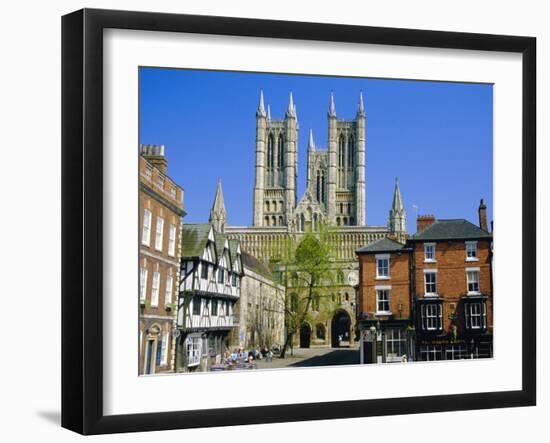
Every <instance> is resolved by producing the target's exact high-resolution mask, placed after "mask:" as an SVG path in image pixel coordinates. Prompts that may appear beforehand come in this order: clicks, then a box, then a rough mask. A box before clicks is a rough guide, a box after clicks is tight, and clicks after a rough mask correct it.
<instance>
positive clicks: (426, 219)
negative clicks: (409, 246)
mask: <svg viewBox="0 0 550 443" xmlns="http://www.w3.org/2000/svg"><path fill="white" fill-rule="evenodd" d="M434 223H435V215H433V214H426V215H419V216H418V217H417V219H416V232H420V231H423V230H424V229H426V228H427V227H428V226H430V225H433V224H434Z"/></svg>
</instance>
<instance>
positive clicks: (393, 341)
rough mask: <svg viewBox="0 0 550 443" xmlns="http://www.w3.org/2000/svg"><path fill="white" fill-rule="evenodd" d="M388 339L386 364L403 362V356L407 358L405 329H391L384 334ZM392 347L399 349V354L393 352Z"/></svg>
mask: <svg viewBox="0 0 550 443" xmlns="http://www.w3.org/2000/svg"><path fill="white" fill-rule="evenodd" d="M384 336H385V339H386V362H390V363H391V362H402V361H404V360H403V356H405V357H406V356H407V334H406V332H405V331H404V330H403V329H399V328H391V329H386V332H385V334H384ZM390 347H391V348H392V351H393V348H394V347H398V348H399V351H401V352H399V353H395V352H391V353H390V350H389V349H390Z"/></svg>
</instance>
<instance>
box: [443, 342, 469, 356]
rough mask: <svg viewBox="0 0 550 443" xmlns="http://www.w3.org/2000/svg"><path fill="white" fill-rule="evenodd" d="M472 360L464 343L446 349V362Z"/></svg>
mask: <svg viewBox="0 0 550 443" xmlns="http://www.w3.org/2000/svg"><path fill="white" fill-rule="evenodd" d="M467 358H470V357H469V354H468V350H467V349H466V345H465V344H464V343H460V344H456V343H454V344H451V345H447V346H446V347H445V360H464V359H467Z"/></svg>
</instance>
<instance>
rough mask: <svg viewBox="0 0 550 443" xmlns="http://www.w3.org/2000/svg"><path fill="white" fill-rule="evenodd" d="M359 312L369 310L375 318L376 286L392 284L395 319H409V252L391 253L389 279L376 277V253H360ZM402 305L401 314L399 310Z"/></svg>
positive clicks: (392, 310) (392, 305)
mask: <svg viewBox="0 0 550 443" xmlns="http://www.w3.org/2000/svg"><path fill="white" fill-rule="evenodd" d="M359 273H360V281H359V312H360V313H364V312H368V314H369V318H370V319H372V318H374V313H375V312H376V310H377V308H376V289H375V286H378V285H380V286H386V285H387V286H391V292H390V310H391V312H392V314H393V318H394V319H408V318H409V314H410V300H409V254H408V253H399V254H397V253H392V254H390V272H389V274H390V275H389V277H390V278H389V279H383V280H378V279H377V278H376V254H361V255H359ZM399 305H401V314H400V312H399Z"/></svg>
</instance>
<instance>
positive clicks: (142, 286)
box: [139, 268, 147, 302]
mask: <svg viewBox="0 0 550 443" xmlns="http://www.w3.org/2000/svg"><path fill="white" fill-rule="evenodd" d="M146 299H147V268H140V272H139V301H140V302H144V301H145V300H146Z"/></svg>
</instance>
